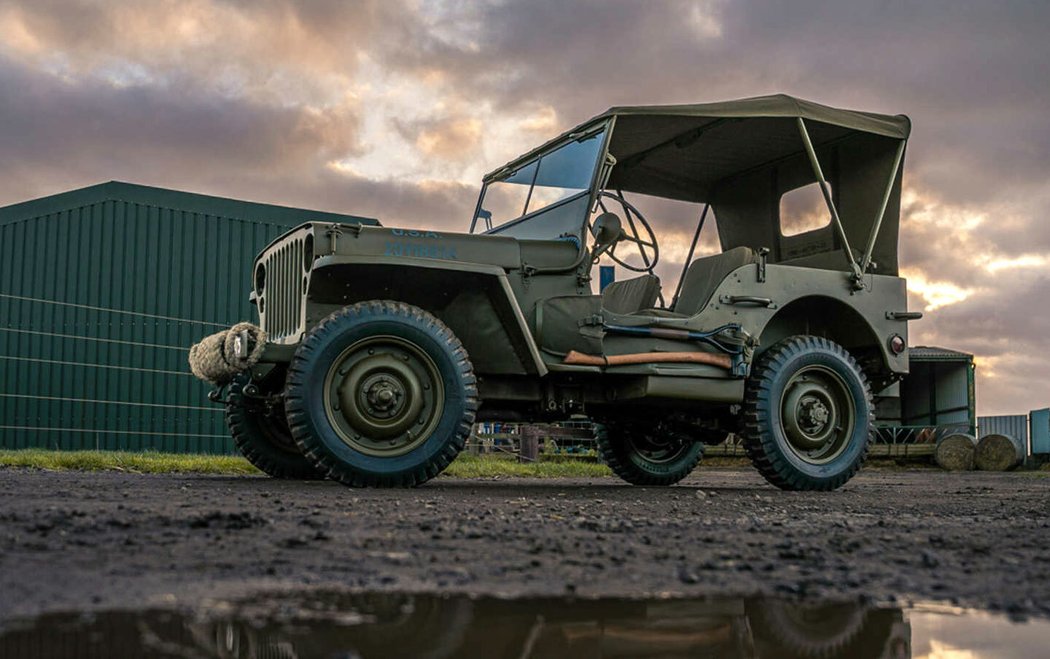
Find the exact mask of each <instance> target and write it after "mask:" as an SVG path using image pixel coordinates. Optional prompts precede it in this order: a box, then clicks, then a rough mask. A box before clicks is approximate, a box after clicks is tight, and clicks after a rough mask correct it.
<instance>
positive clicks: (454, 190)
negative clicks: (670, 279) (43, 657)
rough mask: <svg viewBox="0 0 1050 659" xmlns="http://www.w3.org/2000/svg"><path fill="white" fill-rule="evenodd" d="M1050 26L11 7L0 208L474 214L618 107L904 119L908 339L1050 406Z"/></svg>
mask: <svg viewBox="0 0 1050 659" xmlns="http://www.w3.org/2000/svg"><path fill="white" fill-rule="evenodd" d="M1048 33H1050V3H1046V2H1045V1H1043V2H1013V1H1010V0H1002V1H1000V2H994V3H992V2H969V1H966V0H951V1H944V2H936V1H925V2H914V3H908V2H896V1H885V0H883V1H880V0H865V1H856V2H835V1H830V2H815V1H812V0H799V1H792V2H786V1H785V2H775V1H770V2H749V1H745V0H734V1H732V2H728V1H726V2H722V1H720V0H707V1H703V0H701V1H698V2H673V1H670V0H667V1H664V0H651V1H642V0H636V1H616V0H600V1H599V0H594V1H583V2H568V1H566V0H552V1H547V0H529V1H528V2H525V1H522V2H446V1H433V2H423V1H410V0H404V1H402V0H377V1H375V2H367V1H362V2H349V1H346V2H344V1H336V0H332V1H317V2H310V1H302V2H291V1H281V0H258V1H249V0H243V1H242V0H172V1H157V2H124V3H122V2H116V1H112V2H104V1H101V0H99V1H95V2H91V1H80V2H76V1H69V2H55V1H51V0H33V1H26V2H10V1H7V0H0V89H2V90H3V94H2V96H0V154H2V156H0V204H7V203H14V202H17V201H22V200H25V199H28V198H31V197H37V196H42V195H46V194H51V193H55V192H60V191H63V190H67V189H71V188H76V187H80V186H84V185H90V184H93V183H98V182H101V181H105V180H110V179H117V180H126V181H132V182H137V183H144V184H148V185H158V186H164V187H172V188H179V189H185V190H190V191H196V192H204V193H209V194H215V195H221V196H231V197H239V198H246V199H252V200H257V201H266V202H272V203H279V204H286V205H293V206H303V207H307V208H317V209H324V210H334V211H343V212H351V213H357V214H362V215H370V216H373V217H379V218H380V219H381V220H382V221H383V222H384V223H385V224H388V225H398V226H427V227H442V228H457V229H459V228H464V227H465V226H466V223H467V222H468V221H469V216H470V214H471V213H472V212H473V207H474V203H475V201H476V195H477V189H478V183H477V182H478V180H479V178H480V176H481V175H482V174H483V173H485V172H487V171H489V170H491V169H494V168H495V167H497V166H498V165H500V164H502V163H503V162H504V161H506V160H509V159H510V158H512V157H513V156H515V155H517V154H519V153H521V152H523V151H525V150H527V149H528V148H529V147H530V146H533V145H535V144H538V143H539V142H541V141H544V140H546V139H548V138H550V137H552V136H554V135H555V134H557V133H558V132H559V131H561V130H563V129H565V128H568V127H571V126H572V125H574V124H576V123H578V122H580V121H582V120H584V119H586V118H588V117H590V116H592V115H594V114H597V113H599V112H601V111H602V110H604V109H605V108H607V107H609V106H611V105H623V104H651V103H690V102H702V101H715V100H722V99H728V98H736V97H745V96H756V95H761V94H768V93H774V92H785V93H789V94H794V95H798V96H802V97H806V98H809V99H812V100H815V101H818V102H822V103H826V104H829V105H836V106H842V107H852V108H858V109H866V110H872V111H878V112H886V113H890V114H897V113H906V114H908V115H910V116H911V118H912V121H913V124H914V130H913V136H912V140H911V142H910V144H909V149H908V162H907V169H906V176H905V194H904V209H903V214H904V219H903V227H902V258H901V263H902V266H903V271H904V272H903V274H904V275H905V276H907V277H908V280H909V288H910V297H911V300H910V304H911V306H912V308H915V309H922V310H925V311H926V318H925V319H924V320H922V321H919V322H917V323H913V324H912V331H913V336H912V339H913V341H912V342H913V343H916V344H918V343H922V344H932V345H943V346H947V347H952V348H956V349H960V350H966V351H971V352H974V353H976V354H977V355H978V406H979V411H980V412H981V413H982V414H998V413H1015V412H1025V411H1027V410H1029V409H1031V408H1035V407H1043V406H1046V405H1050V343H1048V337H1050V309H1048V307H1050V219H1047V218H1050V64H1048V62H1050V38H1048V37H1047V34H1048ZM681 235H684V233H681V232H679V233H672V235H671V236H670V240H669V243H671V244H670V245H669V250H668V253H669V254H671V256H672V257H673V256H676V255H677V256H678V258H681V255H680V254H681V252H682V250H680V249H678V250H676V249H674V245H673V242H674V241H675V240H679V236H681ZM670 260H671V261H673V260H674V259H673V258H672V259H670Z"/></svg>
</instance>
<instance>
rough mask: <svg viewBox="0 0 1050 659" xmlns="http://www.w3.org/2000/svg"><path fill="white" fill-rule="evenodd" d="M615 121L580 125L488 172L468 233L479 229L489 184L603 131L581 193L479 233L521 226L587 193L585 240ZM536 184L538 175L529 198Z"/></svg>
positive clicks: (582, 229) (583, 221) (582, 228)
mask: <svg viewBox="0 0 1050 659" xmlns="http://www.w3.org/2000/svg"><path fill="white" fill-rule="evenodd" d="M614 123H615V117H613V118H609V119H603V120H601V121H598V122H595V123H593V124H592V125H589V126H585V127H583V128H581V129H580V130H578V131H575V132H573V133H570V134H569V135H562V136H559V137H558V138H555V139H554V140H550V141H549V142H547V143H545V144H543V145H542V146H540V147H538V148H536V149H533V150H532V151H530V152H528V153H526V154H524V155H522V156H520V157H518V158H517V159H516V160H513V161H511V162H509V163H507V164H506V165H504V166H503V167H501V168H499V169H497V170H496V171H494V172H492V173H490V174H488V175H486V176H485V177H484V178H483V179H482V186H481V193H480V194H479V195H478V201H477V204H476V205H475V207H474V217H473V219H472V220H471V223H470V231H469V233H471V234H473V233H474V232H475V230H476V229H477V227H478V220H479V219H480V217H481V215H480V214H481V211H482V203H483V202H484V200H485V193H486V192H487V191H488V187H489V185H491V184H492V183H497V182H499V181H502V180H504V179H506V178H508V177H510V176H512V175H514V174H515V173H516V172H518V171H520V170H522V169H524V168H525V167H528V166H530V165H532V164H533V163H539V161H540V160H541V159H542V158H544V157H545V156H548V155H550V154H552V153H554V152H555V151H557V150H558V149H561V148H562V147H564V146H566V145H568V144H570V143H572V142H579V141H581V140H583V139H585V138H587V137H591V136H595V135H597V134H599V133H601V134H602V135H601V144H600V145H599V147H598V153H597V157H596V158H595V161H594V169H593V170H592V171H591V175H590V178H589V183H588V185H587V187H586V188H584V189H583V190H580V191H579V192H576V193H573V194H571V195H569V196H567V197H565V198H563V199H559V200H558V201H556V202H554V203H551V204H548V205H547V206H544V207H542V208H539V209H537V210H534V211H532V212H529V213H525V214H524V215H520V216H518V217H516V218H514V219H511V220H508V221H506V222H503V223H502V224H499V225H497V226H494V227H492V228H491V229H486V230H484V231H481V232H480V235H490V234H498V233H501V232H503V231H505V230H507V229H509V228H511V227H514V226H518V225H520V224H522V223H525V222H528V221H529V220H532V219H534V218H536V217H538V216H540V215H543V214H545V213H547V212H549V211H551V210H553V209H556V208H559V207H561V206H564V205H566V204H569V203H572V202H574V201H577V200H579V199H580V198H581V197H583V196H585V195H586V196H587V197H588V199H589V202H588V204H587V206H586V208H587V212H585V213H582V214H581V215H582V217H581V218H580V224H579V229H580V239H581V240H582V239H583V237H584V236H585V235H586V231H587V224H588V220H589V216H590V211H591V209H592V207H593V205H594V198H595V195H596V193H597V190H596V185H597V184H598V182H599V181H600V180H601V179H603V178H604V176H602V173H603V171H604V170H605V168H607V167H610V164H609V163H608V149H609V139H610V136H611V135H612V131H613V124H614ZM538 173H539V172H538V169H537V174H538ZM535 185H536V181H535V177H534V179H533V182H532V184H531V186H530V190H529V193H528V196H529V197H531V195H532V192H533V190H534V188H535ZM556 237H557V236H551V239H554V238H556Z"/></svg>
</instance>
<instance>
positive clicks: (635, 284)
mask: <svg viewBox="0 0 1050 659" xmlns="http://www.w3.org/2000/svg"><path fill="white" fill-rule="evenodd" d="M659 294H660V278H659V277H657V276H656V275H642V276H641V277H635V278H634V279H625V280H623V281H614V282H613V283H611V284H609V285H608V286H606V287H605V290H603V291H602V308H603V309H608V310H609V311H611V312H613V313H618V314H628V313H634V312H636V311H641V310H642V309H648V308H650V307H653V306H655V305H656V297H657V296H658V295H659Z"/></svg>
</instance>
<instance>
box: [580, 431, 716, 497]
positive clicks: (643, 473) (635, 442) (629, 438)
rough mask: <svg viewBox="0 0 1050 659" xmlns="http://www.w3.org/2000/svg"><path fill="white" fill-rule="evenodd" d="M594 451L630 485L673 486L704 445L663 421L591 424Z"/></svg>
mask: <svg viewBox="0 0 1050 659" xmlns="http://www.w3.org/2000/svg"><path fill="white" fill-rule="evenodd" d="M594 434H595V439H596V440H597V441H598V452H599V454H600V455H601V457H602V460H603V461H605V464H607V465H608V466H609V468H610V469H612V470H613V473H614V474H616V475H617V476H619V477H620V478H622V479H623V480H625V481H627V482H628V483H631V484H632V485H674V484H675V483H677V482H678V481H680V480H682V479H683V478H685V477H686V476H688V475H689V474H690V473H691V472H692V471H693V469H695V468H696V465H698V464H699V463H700V459H701V458H702V457H703V455H704V445H703V444H702V443H700V442H698V441H695V440H694V439H693V438H691V437H686V436H684V435H682V434H681V433H677V432H674V431H673V430H671V429H669V428H665V427H664V425H663V424H655V425H648V426H646V425H644V424H627V423H621V422H617V423H607V424H595V429H594Z"/></svg>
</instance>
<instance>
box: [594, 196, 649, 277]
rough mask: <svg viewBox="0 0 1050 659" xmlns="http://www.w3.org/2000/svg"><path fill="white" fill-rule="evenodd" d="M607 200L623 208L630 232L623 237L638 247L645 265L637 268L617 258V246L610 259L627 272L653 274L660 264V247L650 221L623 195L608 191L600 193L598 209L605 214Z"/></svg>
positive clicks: (610, 251) (614, 247) (610, 254)
mask: <svg viewBox="0 0 1050 659" xmlns="http://www.w3.org/2000/svg"><path fill="white" fill-rule="evenodd" d="M605 198H608V199H611V200H613V201H615V202H617V203H619V204H620V207H621V208H623V213H624V216H625V217H626V218H627V228H628V230H629V232H628V231H625V232H624V236H623V237H624V239H625V240H629V241H631V242H632V243H634V244H635V245H637V246H638V253H639V254H640V255H641V257H642V264H643V265H641V266H637V265H634V264H631V263H627V262H626V261H624V260H623V259H621V258H619V257H618V256H616V246H615V245H613V247H612V248H611V249H610V250H609V251H608V252H606V254H608V255H609V258H610V259H612V260H613V261H615V262H616V263H617V264H619V265H620V266H622V267H624V268H626V269H627V270H631V271H633V272H649V273H652V271H653V268H655V267H656V264H657V263H659V262H660V247H659V245H657V243H656V233H655V232H653V227H652V226H650V225H649V221H648V220H646V219H645V217H644V216H643V215H642V213H641V211H639V210H638V209H637V208H635V207H634V204H632V203H631V202H629V201H627V200H626V199H625V198H624V196H623V193H620V192H609V191H608V190H602V191H601V192H599V193H598V207H599V208H601V209H602V211H603V212H608V209H607V208H606V207H605ZM635 220H637V221H638V224H640V225H642V228H643V229H645V233H646V234H647V236H648V238H649V240H648V241H646V240H642V235H641V234H640V233H639V232H638V225H637V224H635Z"/></svg>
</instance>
